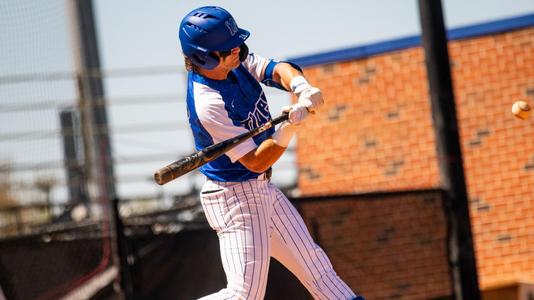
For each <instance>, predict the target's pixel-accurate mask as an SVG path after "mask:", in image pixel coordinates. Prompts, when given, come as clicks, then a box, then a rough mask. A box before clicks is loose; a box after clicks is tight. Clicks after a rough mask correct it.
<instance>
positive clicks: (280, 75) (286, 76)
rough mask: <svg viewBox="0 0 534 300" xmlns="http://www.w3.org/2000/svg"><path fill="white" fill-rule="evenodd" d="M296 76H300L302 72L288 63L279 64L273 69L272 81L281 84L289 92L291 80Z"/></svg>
mask: <svg viewBox="0 0 534 300" xmlns="http://www.w3.org/2000/svg"><path fill="white" fill-rule="evenodd" d="M296 76H302V72H300V71H299V70H297V69H295V68H294V67H292V66H291V65H290V64H288V63H284V62H281V63H278V64H277V65H276V66H275V67H274V70H273V79H274V81H276V82H278V83H279V84H281V85H282V86H283V87H284V88H285V89H286V90H288V91H291V79H293V78H294V77H296Z"/></svg>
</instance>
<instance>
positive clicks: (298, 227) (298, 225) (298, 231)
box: [277, 191, 341, 295]
mask: <svg viewBox="0 0 534 300" xmlns="http://www.w3.org/2000/svg"><path fill="white" fill-rule="evenodd" d="M277 193H278V195H279V196H281V197H282V201H280V203H281V206H280V207H281V208H282V210H283V211H284V213H285V214H286V215H288V216H289V215H291V216H293V217H294V218H288V219H289V223H290V224H291V227H292V228H293V230H294V232H295V233H296V235H297V237H298V239H299V240H300V242H301V243H302V246H303V248H304V251H305V252H306V254H307V255H308V257H309V258H310V260H311V263H312V265H313V266H314V267H315V269H316V272H317V274H326V270H327V268H325V267H324V265H323V264H322V263H321V262H320V261H319V262H316V259H314V257H317V253H315V251H313V254H312V253H310V247H307V246H306V242H305V241H304V239H308V235H307V234H305V233H306V232H307V230H306V229H304V228H302V224H301V222H296V215H295V212H294V211H293V210H292V209H291V207H290V206H289V205H288V203H287V202H286V201H285V197H284V196H283V195H281V192H278V191H277ZM284 207H286V208H288V209H289V211H290V212H291V214H288V213H287V210H286V209H284ZM295 223H296V224H295ZM301 233H304V238H303V236H302V234H301ZM308 242H309V240H308ZM296 247H298V246H296ZM314 254H315V255H314ZM317 263H319V264H320V266H321V268H319V267H318V266H317ZM322 270H323V272H321V271H322ZM312 274H315V273H312ZM323 277H324V276H320V277H319V278H316V277H315V276H314V279H321V280H322V281H323V282H324V284H325V286H326V288H327V289H328V290H329V291H330V292H331V293H332V295H336V294H337V293H336V292H335V291H334V290H332V288H331V287H330V285H329V284H327V283H326V282H325V281H324V278H323ZM328 279H330V278H328ZM330 281H331V279H330ZM332 283H333V282H332ZM340 292H341V291H340Z"/></svg>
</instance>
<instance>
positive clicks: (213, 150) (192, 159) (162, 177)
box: [154, 113, 288, 185]
mask: <svg viewBox="0 0 534 300" xmlns="http://www.w3.org/2000/svg"><path fill="white" fill-rule="evenodd" d="M287 119H288V113H283V114H282V115H281V116H279V117H277V118H274V119H272V120H271V121H269V122H267V123H265V124H263V125H261V126H259V127H257V128H254V129H251V130H250V131H248V132H245V133H242V134H240V135H238V136H236V137H233V138H231V139H227V140H225V141H222V142H220V143H217V144H214V145H211V146H208V147H206V148H204V149H202V150H200V151H198V152H194V153H191V154H190V155H189V156H186V157H184V158H182V159H179V160H177V161H175V162H173V163H171V164H169V165H167V166H165V167H163V168H161V169H159V170H158V171H156V173H154V180H155V181H156V183H157V184H159V185H164V184H165V183H167V182H169V181H171V180H174V179H176V178H178V177H180V176H182V175H184V174H187V173H189V172H191V171H193V170H194V169H196V168H198V167H200V166H202V165H204V164H207V163H209V162H210V161H213V160H215V159H217V158H219V157H221V156H222V155H223V154H225V153H226V152H228V151H229V150H231V149H232V148H234V147H235V146H237V145H239V144H241V143H242V142H244V141H246V140H247V139H249V138H251V137H254V136H256V135H258V134H260V133H262V132H264V131H265V130H267V129H269V128H271V127H273V126H276V125H277V124H280V123H282V122H283V121H286V120H287Z"/></svg>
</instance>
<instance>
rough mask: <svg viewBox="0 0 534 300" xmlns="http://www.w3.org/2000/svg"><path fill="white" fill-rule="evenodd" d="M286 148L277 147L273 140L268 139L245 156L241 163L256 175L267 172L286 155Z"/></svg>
mask: <svg viewBox="0 0 534 300" xmlns="http://www.w3.org/2000/svg"><path fill="white" fill-rule="evenodd" d="M285 150H286V148H284V147H282V146H279V145H277V144H276V143H275V142H274V141H273V139H266V140H265V141H263V142H262V143H261V144H260V145H259V146H258V147H257V148H256V149H254V150H252V151H250V152H249V153H247V154H245V156H243V157H242V158H241V159H240V160H239V162H240V163H241V164H243V165H244V166H245V167H246V168H247V169H249V170H251V171H252V172H255V173H263V172H265V171H267V169H269V168H270V167H271V166H272V165H273V164H274V163H275V162H276V161H277V160H278V159H279V158H280V156H282V154H284V151H285Z"/></svg>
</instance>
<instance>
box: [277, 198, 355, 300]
mask: <svg viewBox="0 0 534 300" xmlns="http://www.w3.org/2000/svg"><path fill="white" fill-rule="evenodd" d="M276 192H277V194H278V195H279V196H281V197H282V198H283V199H284V201H282V204H283V205H284V206H285V207H287V208H288V209H289V210H290V211H291V215H292V216H295V218H294V220H291V223H292V224H293V227H294V226H295V223H296V226H298V227H299V228H300V230H296V231H297V234H298V236H299V238H300V239H301V241H302V242H303V245H304V248H305V249H306V252H307V253H308V255H309V256H310V258H311V259H312V261H313V265H314V266H315V267H316V268H317V265H316V264H315V260H314V259H313V258H312V255H311V254H310V248H309V247H306V246H305V243H304V240H303V239H302V238H303V237H302V235H301V234H300V233H304V238H305V239H306V240H307V241H308V243H309V244H310V245H311V246H312V248H313V254H314V256H315V257H317V258H318V263H319V264H320V265H321V268H322V269H323V270H324V273H323V274H324V275H326V277H327V278H328V281H329V282H331V283H332V285H333V286H334V287H335V288H336V289H337V290H338V291H339V292H340V293H341V294H342V295H344V296H346V294H345V292H346V291H343V290H342V289H340V287H339V286H338V285H337V282H335V281H334V280H333V279H332V278H331V276H329V275H330V274H329V273H330V270H333V269H332V265H331V264H330V263H326V266H325V262H324V260H323V259H324V254H322V255H319V254H317V252H316V249H315V248H316V247H317V246H315V243H314V242H313V240H312V239H311V236H310V235H309V234H307V232H308V231H307V229H306V228H305V226H304V223H303V222H299V221H297V219H298V218H299V214H298V212H297V211H296V209H295V208H294V207H293V206H291V205H290V204H289V202H288V201H285V199H286V198H285V196H284V195H283V194H282V193H281V192H280V191H278V190H277V191H276ZM295 229H296V228H295ZM321 252H322V249H321ZM318 271H319V270H318ZM324 277H325V276H320V279H321V280H322V281H323V282H324V284H325V286H326V287H327V288H328V289H329V290H330V291H331V292H332V293H333V294H334V295H337V293H335V292H334V291H333V290H332V289H331V288H330V284H328V283H327V282H326V281H325V278H324ZM350 294H352V293H349V297H350Z"/></svg>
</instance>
